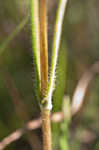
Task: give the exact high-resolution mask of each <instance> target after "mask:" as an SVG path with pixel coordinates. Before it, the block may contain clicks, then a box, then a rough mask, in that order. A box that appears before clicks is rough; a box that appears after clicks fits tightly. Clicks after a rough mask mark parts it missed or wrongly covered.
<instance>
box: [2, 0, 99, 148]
mask: <svg viewBox="0 0 99 150" xmlns="http://www.w3.org/2000/svg"><path fill="white" fill-rule="evenodd" d="M49 3H50V5H48V7H49V6H50V9H49V22H50V26H49V27H48V28H49V43H50V41H52V35H53V25H52V22H54V18H55V12H56V5H57V1H55V4H54V2H53V1H52V0H51V1H50V2H49ZM98 11H99V1H97V0H83V1H82V0H69V2H68V8H67V11H66V14H65V19H64V25H63V35H62V45H61V48H60V52H59V58H58V60H59V63H58V65H57V72H56V74H57V75H56V79H57V81H56V91H55V92H54V96H53V104H54V106H53V112H56V111H60V110H61V105H62V99H63V95H64V94H68V95H69V96H70V97H71V99H72V95H73V92H74V89H75V87H76V86H77V83H78V80H79V79H80V77H81V75H82V74H83V73H84V72H85V71H86V70H87V69H88V68H89V67H90V66H91V65H92V64H93V63H94V62H95V61H97V60H98V59H99V50H98V49H99V41H98V40H99V34H98V31H99V19H98V18H99V13H98ZM28 15H29V0H13V1H11V0H6V1H0V45H2V43H4V42H5V41H6V39H7V37H9V35H10V33H11V32H12V31H14V29H15V28H16V27H17V25H18V24H19V23H20V22H21V21H22V19H23V18H24V17H25V16H28ZM51 19H52V20H51ZM30 26H31V24H30V21H28V23H27V24H26V25H25V26H24V28H23V29H22V30H21V31H20V33H19V34H18V35H17V36H16V37H15V38H14V39H13V40H12V41H11V42H10V43H9V45H8V46H7V47H6V49H5V51H4V52H3V53H2V55H0V141H1V140H2V139H3V138H4V137H5V136H7V135H8V134H10V133H11V132H12V131H14V130H15V129H17V128H20V127H23V124H24V122H26V121H27V120H29V119H34V118H36V117H37V116H39V115H40V111H39V107H38V104H37V101H36V100H35V99H36V97H35V93H34V88H35V85H33V80H32V76H33V71H32V70H33V67H32V44H31V32H30ZM49 47H51V46H49ZM64 50H65V51H64ZM65 52H66V56H65ZM50 58H51V50H50V49H49V60H50ZM67 60H68V62H67ZM9 76H10V78H11V80H12V81H13V84H14V87H15V88H16V89H17V92H18V95H17V94H16V95H14V96H13V95H12V94H11V92H12V91H13V89H11V86H10V85H9V84H10V81H11V80H10V78H9ZM65 77H66V78H65ZM8 81H9V82H8ZM98 91H99V77H98V76H96V77H95V78H94V79H93V82H91V84H90V85H89V88H88V90H87V94H86V97H85V103H84V105H83V109H82V110H81V111H80V112H79V113H78V114H77V115H75V116H74V117H73V119H72V122H71V124H70V128H69V133H70V135H69V143H70V145H71V146H70V150H72V149H76V150H79V149H80V150H82V149H83V150H89V149H90V150H98V149H99V142H98V141H99V119H98V111H99V110H98V107H99V100H98V98H99V92H98ZM17 97H18V98H19V97H20V100H21V101H22V106H19V103H18V105H17V103H15V98H17ZM23 104H24V105H25V107H26V109H25V108H24V106H23ZM18 108H19V109H18ZM17 109H18V110H17ZM20 110H23V111H22V112H21V113H20ZM24 111H26V113H25V116H24V113H23V112H24ZM27 116H28V117H27ZM52 126H53V141H55V142H56V143H53V145H56V144H57V145H58V142H59V138H60V136H59V135H61V134H60V124H58V125H57V124H56V125H55V124H54V125H52ZM32 136H33V137H34V138H33V141H35V142H34V143H35V144H34V145H40V144H41V130H40V129H39V130H36V131H33V132H32ZM29 144H30V145H32V144H31V142H30V138H29V135H27V134H26V135H24V136H23V137H22V138H21V139H20V140H18V141H17V142H15V143H13V144H11V145H10V146H8V147H7V148H6V149H9V150H16V149H23V150H24V149H26V150H27V149H31V147H32V146H29ZM24 145H26V146H24ZM25 147H26V148H25ZM58 147H59V145H58V146H56V149H58ZM32 149H33V147H32ZM34 149H35V148H34ZM39 149H40V148H38V150H39Z"/></svg>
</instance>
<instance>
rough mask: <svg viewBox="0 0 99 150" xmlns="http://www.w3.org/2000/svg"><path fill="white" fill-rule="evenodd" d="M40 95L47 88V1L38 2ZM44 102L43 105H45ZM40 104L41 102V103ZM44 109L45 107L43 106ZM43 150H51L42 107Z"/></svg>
mask: <svg viewBox="0 0 99 150" xmlns="http://www.w3.org/2000/svg"><path fill="white" fill-rule="evenodd" d="M39 21H40V65H41V66H40V69H41V95H42V98H44V97H45V95H46V90H47V88H48V40H47V1H46V0H39ZM46 102H47V101H45V102H44V104H45V105H46ZM41 103H42V102H41ZM44 107H46V106H44ZM42 132H43V150H51V149H52V148H51V123H50V110H49V109H46V108H43V107H42Z"/></svg>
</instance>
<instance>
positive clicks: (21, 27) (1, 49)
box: [0, 17, 28, 55]
mask: <svg viewBox="0 0 99 150" xmlns="http://www.w3.org/2000/svg"><path fill="white" fill-rule="evenodd" d="M27 21H28V17H26V18H24V19H23V20H22V21H21V22H20V23H19V25H18V26H17V27H16V29H15V30H14V31H13V32H12V33H11V34H10V35H9V36H8V38H7V39H6V40H5V41H4V42H3V44H1V46H0V55H1V54H2V53H3V52H4V51H5V50H6V48H7V46H8V45H9V43H10V42H11V41H12V40H13V39H14V38H15V37H16V35H17V34H18V33H19V32H20V31H21V30H22V29H23V27H24V26H25V24H26V23H27Z"/></svg>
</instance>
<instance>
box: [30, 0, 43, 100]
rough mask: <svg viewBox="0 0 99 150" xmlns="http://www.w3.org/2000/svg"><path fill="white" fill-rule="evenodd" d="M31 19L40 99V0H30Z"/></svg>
mask: <svg viewBox="0 0 99 150" xmlns="http://www.w3.org/2000/svg"><path fill="white" fill-rule="evenodd" d="M30 15H31V16H30V19H31V30H32V47H33V63H34V69H35V89H36V96H37V99H38V100H39V101H40V100H41V99H40V31H39V30H40V29H39V0H30Z"/></svg>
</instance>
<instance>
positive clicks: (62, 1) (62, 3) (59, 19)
mask: <svg viewBox="0 0 99 150" xmlns="http://www.w3.org/2000/svg"><path fill="white" fill-rule="evenodd" d="M66 4H67V0H59V7H58V11H57V16H56V23H55V29H54V39H53V48H52V60H51V70H50V77H49V85H48V91H47V95H46V97H45V98H46V99H48V100H49V101H48V107H49V108H50V109H51V108H52V104H51V99H52V94H53V87H54V83H55V70H56V64H57V57H58V51H59V46H60V39H61V32H62V23H63V18H64V13H65V8H66Z"/></svg>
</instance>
